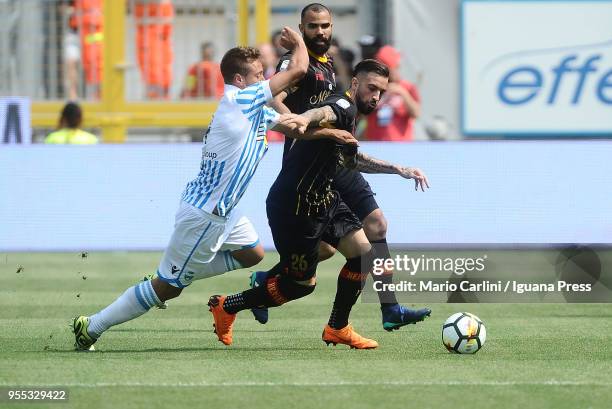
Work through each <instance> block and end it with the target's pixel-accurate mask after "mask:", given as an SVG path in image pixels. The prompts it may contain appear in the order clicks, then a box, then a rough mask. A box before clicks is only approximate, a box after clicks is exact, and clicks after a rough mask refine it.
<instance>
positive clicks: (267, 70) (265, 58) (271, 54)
mask: <svg viewBox="0 0 612 409" xmlns="http://www.w3.org/2000/svg"><path fill="white" fill-rule="evenodd" d="M275 34H276V33H274V34H272V41H271V42H270V43H265V44H260V45H259V47H257V48H258V49H259V52H260V54H261V57H259V60H260V61H261V65H262V66H263V69H264V78H265V79H269V78H270V77H271V76H273V75H274V74H275V73H276V65H277V64H278V55H277V52H278V50H277V49H276V47H274V44H273V43H274V35H275ZM278 35H279V37H280V31H278ZM283 50H284V48H283ZM266 140H267V141H268V142H284V141H285V135H284V134H283V133H281V132H278V131H273V130H271V129H268V130H267V131H266Z"/></svg>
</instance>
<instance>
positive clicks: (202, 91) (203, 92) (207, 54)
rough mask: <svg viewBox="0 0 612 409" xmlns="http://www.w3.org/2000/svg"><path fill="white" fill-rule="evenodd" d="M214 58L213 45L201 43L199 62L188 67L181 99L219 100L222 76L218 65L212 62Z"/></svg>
mask: <svg viewBox="0 0 612 409" xmlns="http://www.w3.org/2000/svg"><path fill="white" fill-rule="evenodd" d="M214 56H215V48H214V46H213V44H212V43H210V42H206V43H203V44H202V45H201V47H200V59H201V61H200V62H197V63H195V64H193V65H192V66H191V67H189V70H188V71H187V78H186V80H185V88H183V91H182V92H181V98H221V97H222V96H223V87H224V85H223V76H222V75H221V68H220V67H219V64H218V63H216V62H215V61H214Z"/></svg>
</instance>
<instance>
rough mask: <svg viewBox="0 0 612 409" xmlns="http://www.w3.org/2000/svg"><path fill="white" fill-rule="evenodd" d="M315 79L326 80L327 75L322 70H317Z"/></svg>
mask: <svg viewBox="0 0 612 409" xmlns="http://www.w3.org/2000/svg"><path fill="white" fill-rule="evenodd" d="M315 79H316V80H317V81H325V76H324V75H323V73H322V72H316V73H315Z"/></svg>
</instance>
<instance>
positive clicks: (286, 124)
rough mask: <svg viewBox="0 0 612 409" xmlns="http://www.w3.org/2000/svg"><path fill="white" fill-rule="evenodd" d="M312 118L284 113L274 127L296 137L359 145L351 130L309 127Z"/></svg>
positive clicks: (275, 129)
mask: <svg viewBox="0 0 612 409" xmlns="http://www.w3.org/2000/svg"><path fill="white" fill-rule="evenodd" d="M309 123H310V120H309V119H308V118H306V117H305V116H303V115H297V114H282V115H280V117H279V119H278V122H277V123H276V125H274V127H273V128H272V129H273V130H274V131H279V132H283V133H284V134H285V135H287V136H289V137H291V138H294V139H306V140H312V139H323V138H325V139H332V140H334V141H336V142H337V143H339V144H342V145H346V144H351V145H357V143H358V142H357V140H356V139H355V137H353V135H352V134H351V133H350V132H347V131H344V130H342V129H334V128H319V127H317V128H309V129H306V128H307V127H308V125H309Z"/></svg>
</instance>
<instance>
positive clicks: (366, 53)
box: [357, 34, 381, 60]
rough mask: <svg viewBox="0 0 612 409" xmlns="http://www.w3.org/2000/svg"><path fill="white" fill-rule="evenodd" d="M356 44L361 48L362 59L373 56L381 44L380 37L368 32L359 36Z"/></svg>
mask: <svg viewBox="0 0 612 409" xmlns="http://www.w3.org/2000/svg"><path fill="white" fill-rule="evenodd" d="M357 44H359V48H360V49H361V59H362V60H365V59H366V58H374V56H375V55H376V53H377V52H378V50H379V49H380V46H381V42H380V39H379V38H378V37H376V36H373V35H370V34H366V35H364V36H361V38H360V39H359V41H357Z"/></svg>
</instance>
